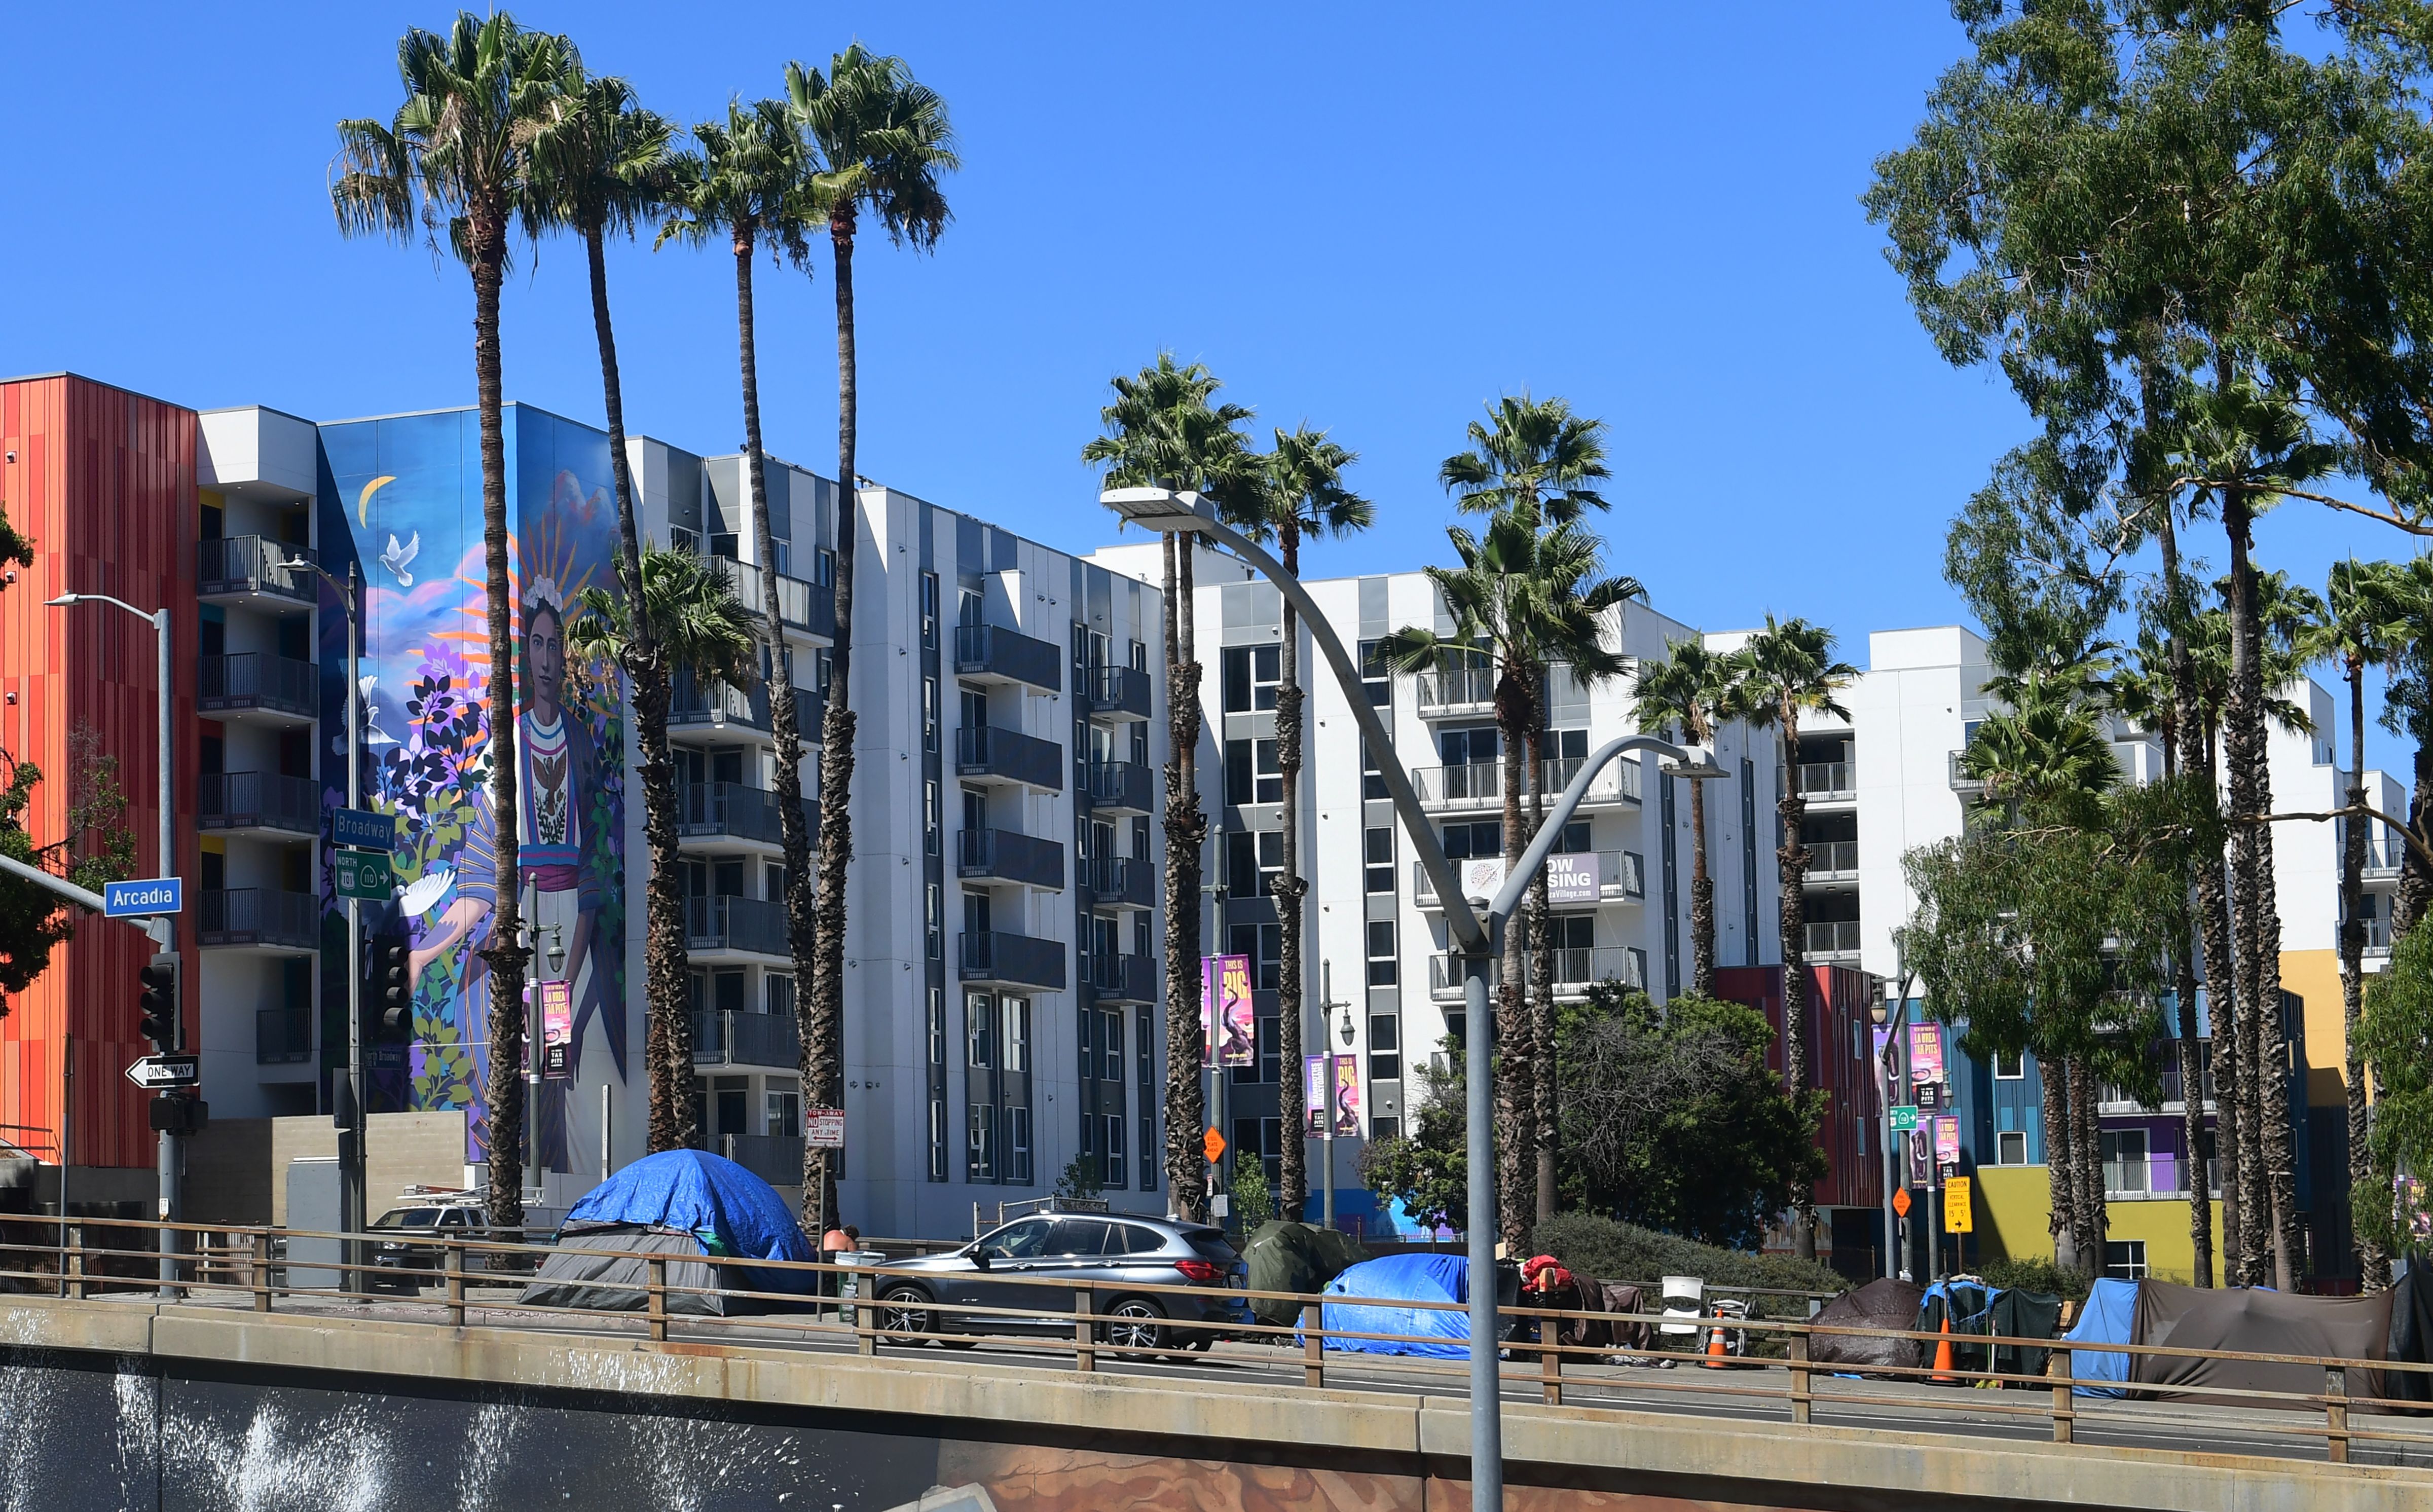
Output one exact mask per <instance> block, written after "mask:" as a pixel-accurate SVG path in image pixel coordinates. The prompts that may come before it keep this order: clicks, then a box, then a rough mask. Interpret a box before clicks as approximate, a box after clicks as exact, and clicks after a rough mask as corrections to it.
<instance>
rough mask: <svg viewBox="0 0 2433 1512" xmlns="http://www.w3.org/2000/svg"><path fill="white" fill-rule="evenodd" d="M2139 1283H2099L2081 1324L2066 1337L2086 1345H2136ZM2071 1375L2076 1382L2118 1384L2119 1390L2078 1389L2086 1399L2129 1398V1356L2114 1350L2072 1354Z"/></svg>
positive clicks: (2080, 1315) (2088, 1299)
mask: <svg viewBox="0 0 2433 1512" xmlns="http://www.w3.org/2000/svg"><path fill="white" fill-rule="evenodd" d="M2136 1317H2137V1283H2135V1282H2134V1281H2114V1280H2112V1279H2111V1278H2109V1277H2106V1278H2104V1279H2102V1280H2100V1281H2098V1282H2096V1283H2095V1285H2094V1288H2093V1289H2092V1290H2091V1291H2089V1292H2088V1293H2087V1294H2086V1304H2085V1305H2084V1306H2083V1307H2081V1308H2080V1309H2079V1311H2078V1321H2077V1323H2076V1324H2074V1325H2072V1327H2071V1328H2070V1331H2069V1332H2068V1333H2067V1334H2063V1335H2062V1336H2063V1337H2064V1338H2067V1339H2071V1340H2075V1341H2077V1342H2079V1343H2084V1344H2135V1343H2136V1342H2137V1341H2136V1339H2135V1338H2134V1337H2133V1336H2132V1335H2133V1334H2135V1331H2136ZM2069 1374H2070V1378H2071V1379H2072V1380H2075V1381H2118V1382H2121V1383H2122V1385H2118V1386H2087V1385H2082V1386H2076V1387H2073V1388H2072V1389H2073V1390H2075V1391H2076V1392H2077V1393H2078V1395H2080V1396H2082V1397H2125V1396H2127V1395H2128V1394H2129V1392H2128V1389H2127V1385H2126V1383H2127V1382H2128V1380H2129V1356H2128V1355H2126V1354H2123V1353H2119V1352H2118V1351H2112V1350H2072V1351H2070V1353H2069Z"/></svg>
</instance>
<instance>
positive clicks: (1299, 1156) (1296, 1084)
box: [1275, 519, 1332, 1223]
mask: <svg viewBox="0 0 2433 1512" xmlns="http://www.w3.org/2000/svg"><path fill="white" fill-rule="evenodd" d="M1279 534H1280V535H1281V536H1282V539H1281V541H1280V542H1279V544H1280V545H1281V546H1282V548H1283V552H1284V564H1285V572H1287V573H1291V574H1298V573H1299V572H1300V571H1301V531H1300V529H1299V527H1298V526H1297V525H1295V524H1294V523H1293V522H1292V521H1291V520H1289V519H1287V520H1286V521H1285V524H1284V529H1283V530H1282V531H1281V532H1280V533H1279ZM1280 651H1281V658H1280V659H1281V662H1282V666H1281V669H1280V670H1281V671H1282V673H1283V680H1282V685H1281V686H1280V687H1278V688H1277V689H1276V766H1277V769H1278V771H1279V772H1280V773H1282V774H1283V777H1284V790H1285V797H1284V875H1282V876H1280V877H1278V878H1277V879H1276V889H1275V898H1276V917H1277V919H1278V920H1279V921H1280V922H1281V927H1280V928H1279V929H1278V930H1277V934H1278V936H1279V937H1280V939H1281V949H1280V950H1279V952H1278V954H1279V956H1280V958H1281V959H1280V961H1279V966H1278V977H1277V982H1276V1051H1277V1061H1278V1075H1277V1081H1278V1085H1277V1088H1276V1094H1277V1100H1276V1108H1277V1114H1278V1122H1279V1123H1280V1124H1281V1125H1282V1126H1283V1127H1282V1128H1281V1129H1280V1130H1278V1132H1279V1134H1280V1135H1281V1136H1282V1145H1283V1149H1284V1170H1283V1173H1282V1175H1283V1181H1282V1182H1281V1185H1282V1188H1283V1198H1284V1200H1283V1210H1284V1211H1283V1215H1284V1217H1285V1218H1286V1219H1288V1220H1290V1221H1292V1222H1295V1223H1298V1222H1300V1221H1301V1217H1302V1209H1303V1208H1305V1207H1307V1206H1308V1205H1309V1163H1308V1158H1307V1157H1308V1149H1309V1147H1308V1145H1307V1144H1306V1143H1305V1142H1304V1140H1303V1138H1302V1134H1303V1130H1305V1128H1306V1127H1307V1123H1308V1117H1307V1110H1306V1108H1305V1106H1304V1104H1305V1102H1306V1097H1305V1096H1304V1090H1303V1088H1302V1064H1301V1062H1302V1002H1303V1000H1304V998H1305V996H1306V984H1305V982H1304V979H1303V978H1304V977H1305V976H1306V969H1305V968H1304V967H1303V966H1302V929H1303V927H1305V926H1306V925H1307V922H1308V916H1309V906H1308V903H1307V902H1306V898H1307V896H1308V892H1309V884H1308V883H1307V882H1305V881H1303V880H1302V865H1301V770H1302V690H1301V617H1300V616H1299V615H1297V614H1296V613H1294V611H1293V606H1292V605H1291V604H1290V603H1286V604H1285V619H1284V644H1283V646H1282V647H1281V648H1280ZM1325 1043H1326V1033H1325V1027H1324V1026H1323V1025H1320V1026H1319V1045H1324V1044H1325ZM1329 1096H1330V1099H1331V1098H1332V1093H1331V1092H1330V1094H1329ZM1331 1150H1332V1147H1330V1146H1328V1145H1325V1144H1320V1145H1319V1159H1321V1160H1323V1159H1325V1158H1326V1157H1327V1155H1328V1154H1329V1153H1330V1152H1331Z"/></svg>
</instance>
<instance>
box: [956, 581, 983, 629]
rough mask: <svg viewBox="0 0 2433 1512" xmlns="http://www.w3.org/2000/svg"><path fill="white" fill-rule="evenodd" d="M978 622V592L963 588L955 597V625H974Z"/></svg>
mask: <svg viewBox="0 0 2433 1512" xmlns="http://www.w3.org/2000/svg"><path fill="white" fill-rule="evenodd" d="M979 622H980V596H979V593H978V590H976V589H973V588H964V589H961V591H959V592H958V593H957V594H956V595H955V623H957V624H959V625H976V624H978V623H979Z"/></svg>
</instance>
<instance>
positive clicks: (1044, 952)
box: [957, 929, 1064, 993]
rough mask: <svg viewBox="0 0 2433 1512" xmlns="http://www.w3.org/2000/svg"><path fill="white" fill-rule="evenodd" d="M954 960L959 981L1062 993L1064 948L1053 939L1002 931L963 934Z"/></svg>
mask: <svg viewBox="0 0 2433 1512" xmlns="http://www.w3.org/2000/svg"><path fill="white" fill-rule="evenodd" d="M961 940H962V944H961V954H960V955H959V956H958V957H957V960H958V962H959V971H960V974H961V979H962V980H964V981H967V982H1003V983H1005V984H1006V985H1008V986H1010V987H1036V988H1041V989H1043V990H1045V991H1047V992H1051V993H1061V992H1063V990H1064V947H1063V945H1061V944H1058V943H1056V942H1055V941H1053V940H1039V939H1035V938H1033V937H1031V936H1029V935H1018V934H1008V933H1006V932H1005V931H1004V930H1001V929H998V930H991V931H987V932H985V933H975V932H972V931H968V930H967V931H965V932H964V933H963V935H962V936H961Z"/></svg>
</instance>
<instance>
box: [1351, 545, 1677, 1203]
mask: <svg viewBox="0 0 2433 1512" xmlns="http://www.w3.org/2000/svg"><path fill="white" fill-rule="evenodd" d="M1445 535H1447V537H1448V538H1449V539H1451V541H1452V542H1453V548H1454V551H1455V554H1457V555H1458V556H1459V557H1460V558H1461V565H1460V566H1459V567H1457V568H1446V567H1431V568H1428V569H1425V570H1426V572H1427V575H1428V579H1429V581H1430V582H1432V583H1434V584H1435V585H1436V587H1437V591H1438V594H1439V595H1441V596H1442V598H1443V600H1444V603H1445V607H1446V609H1447V610H1448V611H1449V612H1450V613H1451V614H1452V617H1453V631H1452V633H1451V634H1450V635H1438V633H1437V632H1436V631H1434V630H1430V629H1422V628H1421V627H1418V626H1414V625H1405V626H1404V627H1403V628H1402V629H1400V630H1397V631H1395V632H1394V633H1393V634H1392V635H1390V636H1387V637H1386V638H1385V640H1384V641H1383V642H1381V644H1380V646H1379V654H1381V655H1382V656H1383V657H1384V658H1385V660H1386V662H1387V665H1389V666H1391V667H1392V668H1394V670H1396V671H1409V672H1418V671H1441V670H1445V669H1448V668H1461V669H1465V670H1466V669H1469V668H1471V667H1473V666H1476V665H1478V664H1479V663H1480V662H1482V661H1483V662H1485V663H1486V664H1487V665H1489V666H1490V667H1492V668H1493V670H1494V671H1495V724H1496V731H1497V738H1498V739H1499V741H1500V742H1501V744H1502V747H1503V758H1504V770H1503V784H1502V787H1503V796H1504V864H1505V866H1506V869H1507V871H1509V870H1511V869H1516V868H1518V867H1519V865H1520V862H1521V853H1522V851H1523V849H1524V848H1525V847H1526V844H1527V841H1526V838H1525V836H1524V833H1523V828H1522V807H1521V795H1522V792H1523V784H1524V780H1525V779H1524V776H1523V768H1522V758H1521V753H1522V752H1523V750H1524V749H1525V748H1526V745H1527V742H1528V739H1529V736H1530V732H1531V731H1533V730H1535V729H1537V728H1538V727H1539V726H1540V724H1541V723H1542V722H1543V720H1544V714H1545V711H1544V707H1543V705H1542V704H1541V703H1540V688H1542V687H1543V681H1542V679H1543V675H1544V669H1545V667H1546V665H1547V664H1548V663H1549V662H1563V663H1566V664H1568V665H1569V666H1570V667H1571V668H1572V669H1573V671H1574V675H1577V676H1580V677H1582V678H1603V677H1610V676H1613V675H1615V674H1616V673H1618V672H1620V671H1622V669H1623V657H1622V655H1621V654H1620V653H1619V652H1618V651H1616V650H1614V649H1612V648H1611V647H1610V646H1609V645H1608V631H1609V620H1608V611H1610V610H1612V609H1614V608H1616V607H1617V606H1618V605H1620V604H1621V603H1623V602H1624V601H1625V600H1628V599H1644V598H1645V597H1646V590H1645V588H1643V587H1642V586H1641V585H1640V583H1639V581H1638V580H1637V579H1635V578H1629V577H1604V578H1600V577H1597V576H1596V575H1595V574H1596V573H1597V572H1598V571H1599V570H1600V569H1601V564H1600V560H1599V559H1600V557H1601V556H1602V554H1603V548H1604V543H1603V542H1602V541H1600V540H1599V539H1598V538H1597V536H1596V535H1594V534H1593V533H1592V532H1591V531H1590V530H1588V528H1587V527H1585V526H1583V525H1581V524H1579V523H1578V522H1577V521H1576V520H1574V521H1573V522H1570V523H1564V524H1556V525H1548V524H1546V523H1545V521H1544V520H1543V519H1542V518H1541V517H1540V515H1539V514H1538V512H1537V509H1536V508H1535V506H1533V505H1532V504H1531V503H1529V502H1528V501H1525V500H1524V501H1516V502H1515V503H1514V504H1513V505H1511V506H1510V507H1508V508H1506V509H1505V510H1503V511H1501V512H1499V513H1498V514H1496V515H1495V516H1494V517H1493V518H1491V519H1489V521H1488V525H1487V532H1486V535H1484V536H1483V537H1482V536H1478V535H1472V533H1471V532H1470V531H1469V530H1468V529H1466V528H1464V527H1462V526H1459V525H1455V526H1453V527H1450V528H1449V529H1448V530H1447V531H1446V532H1445ZM1527 933H1528V931H1527V930H1526V929H1512V928H1506V930H1505V931H1504V959H1503V963H1502V966H1503V980H1502V982H1501V983H1500V984H1499V986H1498V989H1497V1007H1496V1012H1495V1019H1496V1022H1495V1023H1491V1024H1484V1025H1480V1024H1470V1025H1465V1026H1464V1031H1465V1039H1466V1045H1465V1048H1466V1049H1467V1050H1468V1051H1469V1052H1470V1055H1469V1062H1468V1063H1469V1064H1470V1066H1471V1068H1472V1075H1491V1076H1493V1077H1494V1078H1495V1095H1496V1108H1497V1118H1498V1122H1499V1124H1500V1126H1501V1128H1500V1138H1499V1140H1498V1143H1497V1151H1496V1165H1497V1171H1496V1180H1497V1181H1498V1183H1499V1186H1498V1191H1499V1196H1500V1198H1501V1211H1500V1212H1499V1214H1498V1215H1497V1218H1498V1221H1499V1223H1500V1225H1501V1227H1502V1230H1503V1233H1504V1238H1505V1241H1506V1243H1507V1244H1511V1245H1515V1246H1518V1245H1521V1244H1523V1243H1525V1242H1526V1241H1527V1238H1528V1231H1529V1225H1530V1223H1531V1220H1532V1219H1533V1217H1535V1216H1536V1215H1537V1214H1538V1212H1539V1209H1540V1206H1541V1205H1542V1204H1541V1202H1540V1201H1538V1200H1533V1198H1536V1196H1537V1193H1536V1191H1535V1187H1536V1186H1537V1185H1538V1184H1540V1183H1537V1182H1534V1181H1532V1180H1531V1179H1532V1178H1535V1177H1537V1176H1538V1175H1539V1174H1540V1170H1539V1169H1538V1166H1539V1162H1538V1161H1537V1160H1536V1159H1535V1156H1536V1153H1537V1151H1538V1150H1539V1149H1540V1148H1542V1147H1545V1136H1544V1134H1543V1132H1542V1127H1541V1120H1540V1112H1541V1104H1540V1091H1539V1086H1538V1083H1539V1080H1540V1078H1541V1077H1543V1076H1546V1075H1549V1074H1550V1072H1549V1069H1548V1068H1547V1067H1545V1066H1543V1065H1542V1064H1541V1063H1540V1061H1541V1053H1542V1052H1544V1051H1546V1050H1549V1049H1551V1042H1550V1041H1548V1040H1546V1039H1543V1038H1541V1036H1540V1033H1539V1027H1538V1026H1537V1025H1536V1023H1535V1022H1534V1021H1533V1019H1532V1016H1531V1015H1530V1014H1529V1013H1528V1012H1527V1011H1526V1005H1525V1004H1524V1003H1523V982H1524V979H1525V978H1524V973H1523V960H1524V958H1523V947H1524V945H1525V943H1526V936H1527ZM1524 1194H1525V1195H1524Z"/></svg>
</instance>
